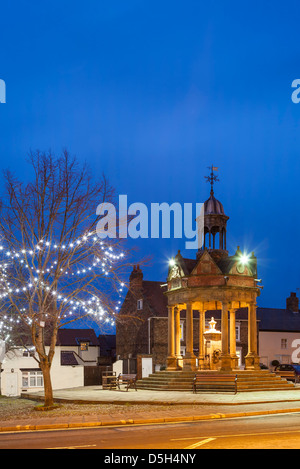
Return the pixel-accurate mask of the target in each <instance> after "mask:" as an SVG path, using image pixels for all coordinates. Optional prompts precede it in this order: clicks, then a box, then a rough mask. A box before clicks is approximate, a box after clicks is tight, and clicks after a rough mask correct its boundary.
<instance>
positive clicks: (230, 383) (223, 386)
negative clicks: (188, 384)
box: [193, 373, 237, 394]
mask: <svg viewBox="0 0 300 469" xmlns="http://www.w3.org/2000/svg"><path fill="white" fill-rule="evenodd" d="M197 388H198V390H200V391H212V392H222V391H233V392H234V394H236V393H237V375H234V374H225V373H224V374H223V373H218V374H217V373H216V374H215V373H196V374H195V377H194V381H193V393H194V394H196V392H197Z"/></svg>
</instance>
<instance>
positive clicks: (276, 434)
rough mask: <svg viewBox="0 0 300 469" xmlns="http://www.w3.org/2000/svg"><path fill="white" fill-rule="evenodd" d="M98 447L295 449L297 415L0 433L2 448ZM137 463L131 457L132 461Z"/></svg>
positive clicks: (299, 426)
mask: <svg viewBox="0 0 300 469" xmlns="http://www.w3.org/2000/svg"><path fill="white" fill-rule="evenodd" d="M100 448H101V449H104V450H108V451H104V452H103V451H102V452H101V457H112V456H111V455H112V454H113V450H117V449H123V450H130V449H136V450H151V449H163V450H168V449H172V450H173V449H178V450H185V452H184V453H185V454H190V455H191V456H190V457H191V458H192V455H193V454H195V451H196V450H198V449H299V448H300V413H291V414H289V413H286V414H276V415H268V416H266V415H264V416H255V417H241V418H232V419H230V418H228V419H220V420H207V421H200V422H184V423H176V424H174V423H172V424H166V423H164V424H160V425H158V424H153V425H149V424H147V425H132V426H111V427H97V428H85V429H66V430H52V431H49V430H46V431H26V432H20V431H18V432H10V433H1V439H0V449H100ZM127 454H128V452H127ZM133 454H134V452H133ZM138 454H139V455H142V454H145V457H144V458H143V463H145V458H147V457H148V456H147V454H148V453H147V451H145V452H144V453H143V452H139V453H138ZM153 457H154V456H153ZM162 458H163V456H162ZM140 459H141V456H140ZM111 462H113V461H111ZM151 462H154V461H151ZM156 462H164V461H163V460H161V461H156ZM168 462H169V461H168ZM192 462H193V461H192V460H191V461H190V462H189V463H190V464H191V463H192ZM138 463H139V461H138V460H137V461H135V462H134V461H133V462H132V465H138Z"/></svg>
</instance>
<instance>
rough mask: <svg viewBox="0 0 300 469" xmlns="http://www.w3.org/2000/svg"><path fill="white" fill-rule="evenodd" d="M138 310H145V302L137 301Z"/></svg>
mask: <svg viewBox="0 0 300 469" xmlns="http://www.w3.org/2000/svg"><path fill="white" fill-rule="evenodd" d="M137 309H139V310H140V309H143V300H138V301H137Z"/></svg>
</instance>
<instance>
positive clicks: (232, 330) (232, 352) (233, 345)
mask: <svg viewBox="0 0 300 469" xmlns="http://www.w3.org/2000/svg"><path fill="white" fill-rule="evenodd" d="M229 313H230V356H231V366H232V368H233V369H236V368H238V360H239V359H238V356H237V354H236V328H235V313H236V309H233V308H231V309H230V310H229Z"/></svg>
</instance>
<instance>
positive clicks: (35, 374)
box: [22, 370, 44, 388]
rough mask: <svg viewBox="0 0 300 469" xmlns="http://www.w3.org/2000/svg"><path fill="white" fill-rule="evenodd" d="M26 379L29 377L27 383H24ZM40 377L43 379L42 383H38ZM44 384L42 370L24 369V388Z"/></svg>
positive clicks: (37, 386)
mask: <svg viewBox="0 0 300 469" xmlns="http://www.w3.org/2000/svg"><path fill="white" fill-rule="evenodd" d="M26 379H27V385H26V384H24V380H26ZM38 379H40V380H41V384H38ZM32 383H34V384H32ZM43 386H44V378H43V372H42V371H41V370H36V371H33V370H32V371H22V388H41V387H43Z"/></svg>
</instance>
